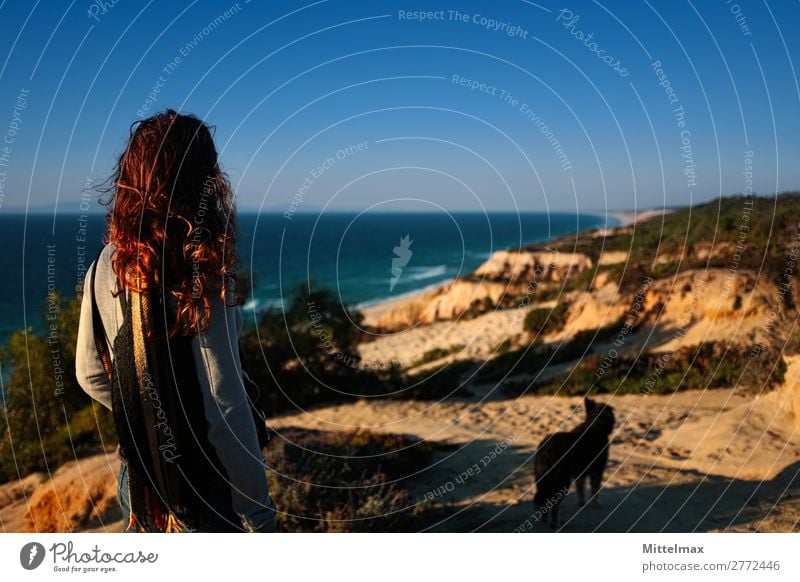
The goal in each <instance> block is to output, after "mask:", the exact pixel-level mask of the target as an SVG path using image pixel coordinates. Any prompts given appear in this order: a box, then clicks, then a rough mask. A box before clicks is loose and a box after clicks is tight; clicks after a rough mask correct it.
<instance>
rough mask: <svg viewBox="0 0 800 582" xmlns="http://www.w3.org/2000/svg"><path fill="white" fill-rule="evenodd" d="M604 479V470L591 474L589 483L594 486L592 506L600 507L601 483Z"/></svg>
mask: <svg viewBox="0 0 800 582" xmlns="http://www.w3.org/2000/svg"><path fill="white" fill-rule="evenodd" d="M602 481H603V472H602V471H597V472H596V473H590V474H589V484H590V485H591V487H592V500H591V502H590V503H591V506H592V507H600V497H599V496H600V483H601V482H602Z"/></svg>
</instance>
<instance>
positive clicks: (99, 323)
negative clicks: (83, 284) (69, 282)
mask: <svg viewBox="0 0 800 582" xmlns="http://www.w3.org/2000/svg"><path fill="white" fill-rule="evenodd" d="M103 250H105V246H103V247H101V248H100V252H99V253H97V258H96V259H95V261H94V268H92V278H91V280H90V281H89V286H90V292H91V296H92V327H93V328H94V344H95V346H96V348H97V354H98V355H99V356H100V361H101V362H102V364H103V370H105V372H106V376H108V379H109V380H111V354H110V352H109V348H108V346H109V342H108V335H107V334H106V328H105V326H104V325H103V319H102V318H101V317H100V310H99V309H98V308H97V297H96V295H95V290H94V282H95V276H96V275H97V266H98V264H99V263H100V255H102V254H103Z"/></svg>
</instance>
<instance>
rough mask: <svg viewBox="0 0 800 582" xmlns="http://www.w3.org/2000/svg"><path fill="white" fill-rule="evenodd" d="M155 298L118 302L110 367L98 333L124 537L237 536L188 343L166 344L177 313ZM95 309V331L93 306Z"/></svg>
mask: <svg viewBox="0 0 800 582" xmlns="http://www.w3.org/2000/svg"><path fill="white" fill-rule="evenodd" d="M95 264H96V263H95ZM160 298H161V297H160V293H127V297H126V294H120V301H121V304H122V309H123V314H124V317H123V323H122V326H121V327H120V329H119V332H118V333H117V336H116V337H115V339H114V344H113V345H114V360H113V361H110V360H109V358H108V350H107V349H103V348H102V347H101V345H100V344H103V347H104V346H105V345H107V344H106V340H105V332H104V331H101V332H100V334H99V335H98V333H97V330H96V333H95V338H96V341H97V344H98V346H97V347H98V352H99V353H100V355H101V359H102V360H103V362H104V367H105V368H106V371H107V373H108V374H109V379H110V381H111V385H112V390H111V396H112V410H113V413H114V422H115V425H116V429H117V435H118V436H119V442H120V449H121V453H122V456H123V458H124V459H125V460H126V461H127V464H128V475H129V489H130V491H129V493H130V500H131V519H130V523H129V524H128V529H134V530H138V531H146V532H180V531H187V530H194V531H241V526H238V524H239V523H240V520H239V519H238V518H237V517H236V516H235V514H234V513H233V511H232V508H231V492H230V486H229V485H228V480H227V474H226V473H225V470H224V468H223V467H222V465H221V463H220V462H219V458H218V457H217V454H216V451H215V449H214V448H213V447H212V446H211V445H210V444H209V442H208V429H207V424H206V419H205V411H204V406H203V399H202V394H201V388H200V384H199V382H198V381H197V374H196V371H195V365H194V355H193V352H192V344H191V342H192V338H191V337H189V336H182V337H174V338H170V339H166V334H165V330H166V329H168V327H167V325H168V323H169V322H170V319H169V318H170V317H174V313H172V312H171V311H172V310H170V309H167V308H165V306H164V305H163V304H162V302H161V301H160ZM94 299H95V298H94V276H93V277H92V300H93V302H94ZM93 308H94V314H95V327H97V320H99V313H98V311H97V306H96V304H94V305H93ZM100 324H101V325H102V322H100ZM152 337H155V338H164V339H160V340H159V339H151V338H152Z"/></svg>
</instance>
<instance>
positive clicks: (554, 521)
mask: <svg viewBox="0 0 800 582" xmlns="http://www.w3.org/2000/svg"><path fill="white" fill-rule="evenodd" d="M559 505H561V501H560V500H556V501H554V502H553V507H551V508H550V516H549V517H548V519H547V522H548V525H549V526H550V527H551V528H553V529H558V506H559Z"/></svg>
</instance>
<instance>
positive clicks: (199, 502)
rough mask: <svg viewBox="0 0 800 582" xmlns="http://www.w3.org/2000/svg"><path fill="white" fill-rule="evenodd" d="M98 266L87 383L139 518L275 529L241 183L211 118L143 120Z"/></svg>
mask: <svg viewBox="0 0 800 582" xmlns="http://www.w3.org/2000/svg"><path fill="white" fill-rule="evenodd" d="M109 191H110V192H111V199H110V200H109V201H108V206H109V213H108V217H107V225H108V231H107V235H106V245H105V247H104V248H103V249H102V251H101V252H100V254H99V255H98V258H97V260H96V261H95V262H94V263H93V264H92V265H91V266H90V268H89V269H88V270H87V276H86V283H85V290H84V294H83V301H82V305H81V317H80V325H79V330H78V346H77V350H76V354H77V355H76V362H75V365H76V372H77V376H78V382H79V383H80V385H81V386H82V387H83V389H84V390H85V391H86V392H87V393H88V394H89V395H90V396H92V398H94V399H96V400H98V401H99V402H101V403H102V404H103V405H104V406H106V407H108V408H110V409H111V410H112V412H113V413H114V421H115V425H116V428H117V433H118V435H119V440H120V448H119V449H118V451H119V453H120V457H121V459H122V466H121V469H120V475H119V491H120V504H121V506H122V510H123V517H124V519H125V523H126V524H127V526H126V530H128V531H249V532H255V531H257V532H263V531H274V529H275V507H274V504H273V503H272V499H271V498H270V495H269V490H268V485H267V477H266V470H265V469H266V467H265V463H264V459H263V457H262V455H261V449H260V443H259V438H258V436H257V428H256V422H254V417H253V414H252V410H251V407H250V402H249V400H248V397H247V394H246V390H245V387H244V379H246V376H245V375H243V372H242V368H241V361H240V358H239V348H238V337H239V334H240V332H241V329H242V323H243V319H242V313H241V308H240V307H239V303H240V296H239V294H238V292H237V288H236V265H237V262H238V255H237V253H236V248H235V245H236V222H235V210H234V205H233V193H232V192H231V188H230V184H229V182H228V179H227V177H226V176H225V174H223V173H222V172H221V171H220V169H219V166H218V163H217V152H216V148H215V146H214V142H213V138H212V136H211V132H210V131H209V129H208V127H207V126H206V125H205V124H204V123H202V122H201V121H200V120H199V119H197V118H196V117H194V116H191V115H179V114H177V113H176V112H175V111H172V110H168V111H166V112H165V113H161V114H158V115H155V116H153V117H151V118H149V119H146V120H144V121H141V122H139V123H136V124H134V125H133V126H132V128H131V135H130V139H129V142H128V146H127V148H126V151H125V152H124V153H123V154H122V156H120V158H119V161H118V163H117V167H116V170H115V173H114V175H113V176H112V179H111V181H110V188H109Z"/></svg>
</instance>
